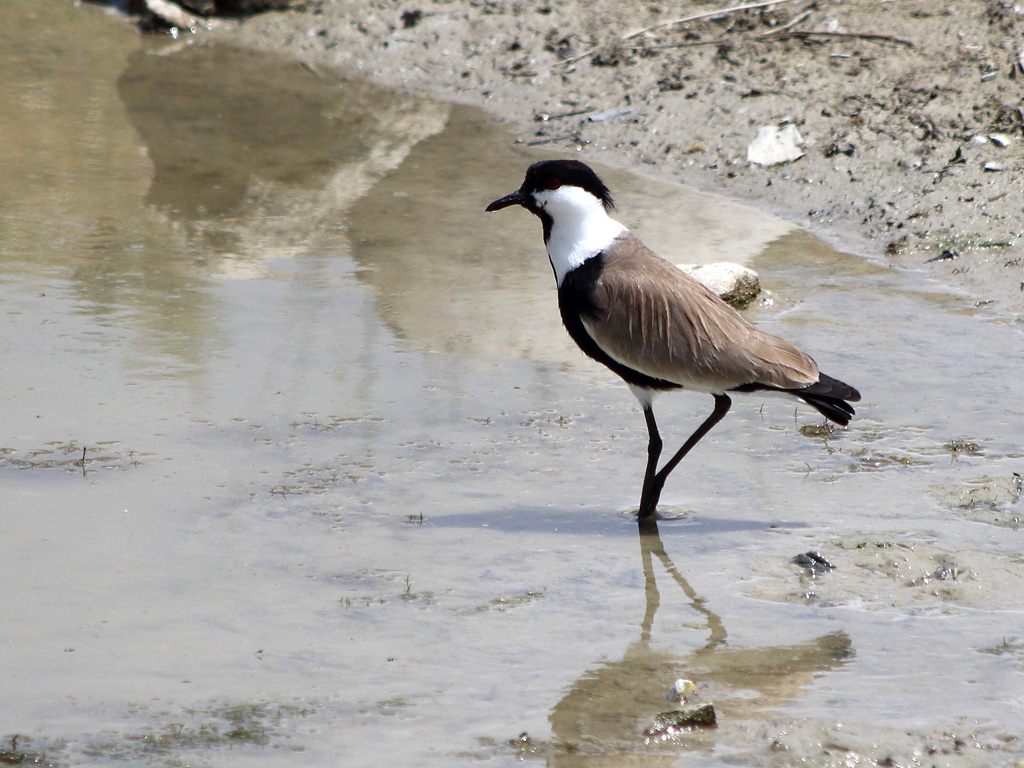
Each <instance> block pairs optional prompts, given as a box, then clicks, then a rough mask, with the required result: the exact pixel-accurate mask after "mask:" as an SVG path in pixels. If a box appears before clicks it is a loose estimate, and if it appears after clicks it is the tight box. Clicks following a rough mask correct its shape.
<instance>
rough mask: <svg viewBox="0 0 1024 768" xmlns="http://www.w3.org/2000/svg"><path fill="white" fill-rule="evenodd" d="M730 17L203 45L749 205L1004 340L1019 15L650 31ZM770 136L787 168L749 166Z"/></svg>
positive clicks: (357, 14) (393, 28) (320, 28)
mask: <svg viewBox="0 0 1024 768" xmlns="http://www.w3.org/2000/svg"><path fill="white" fill-rule="evenodd" d="M729 5H730V4H728V3H719V2H690V3H685V4H680V5H675V4H673V5H671V6H669V5H663V4H660V3H645V2H637V1H635V0H634V1H632V2H629V1H627V2H621V1H620V0H599V1H598V2H587V3H579V2H559V3H553V2H548V1H547V0H539V1H536V2H526V1H524V0H478V1H465V2H447V1H445V0H434V1H433V2H421V3H418V4H416V5H415V6H410V5H409V4H408V3H404V2H398V1H397V0H377V1H375V2H366V3H362V2H360V3H354V2H329V1H326V0H325V1H324V2H319V3H311V4H307V5H306V6H305V7H304V9H302V10H298V11H290V12H283V13H268V14H263V15H260V16H256V17H253V18H251V19H249V20H246V21H245V22H242V23H241V24H239V25H238V26H237V27H236V28H234V29H233V30H231V31H229V32H227V33H217V34H215V35H214V37H216V38H218V39H226V40H230V41H233V42H236V43H238V44H242V45H245V46H251V47H257V48H261V49H273V50H275V51H279V52H281V51H283V52H286V53H288V54H290V55H293V56H296V57H298V58H300V59H301V60H303V61H304V62H306V63H307V64H308V65H309V66H311V67H313V68H319V67H328V68H335V69H339V70H341V71H347V72H358V73H360V74H361V75H364V76H369V77H371V78H372V79H374V80H375V81H378V82H381V83H384V84H387V85H391V86H395V87H399V88H403V89H406V90H411V91H416V92H421V93H429V94H431V95H434V96H437V97H440V98H443V99H448V100H454V101H458V102H462V103H468V104H474V105H478V106H483V107H485V108H487V109H488V110H489V111H491V112H492V113H493V114H495V115H496V116H498V117H499V118H502V119H505V120H507V121H509V122H510V123H512V124H513V127H514V128H515V130H517V132H518V135H519V136H520V138H521V140H522V141H523V142H525V143H527V144H535V145H537V146H544V147H546V148H548V149H554V150H556V151H558V150H564V152H565V153H567V154H569V153H571V154H576V153H580V156H582V157H592V158H595V159H600V160H601V161H603V162H606V163H608V162H610V163H613V164H619V165H625V166H631V167H639V166H646V167H648V170H649V172H651V173H653V174H654V175H658V176H661V177H663V178H666V179H672V180H675V181H681V182H684V183H687V184H691V185H694V186H697V187H699V188H701V189H704V190H707V191H714V192H718V193H721V194H724V195H727V196H730V197H733V198H736V199H740V200H744V201H747V202H751V203H753V204H755V205H756V206H758V207H761V208H762V209H764V210H767V211H770V212H772V213H776V214H779V215H781V216H783V217H784V218H787V219H789V220H791V221H793V222H795V223H798V224H801V225H803V226H806V227H809V228H810V229H812V230H813V231H814V232H815V233H816V234H818V235H819V236H822V237H823V238H825V239H826V240H828V241H830V242H832V243H833V244H834V245H837V246H838V247H839V248H841V249H842V250H846V251H851V252H855V253H860V254H862V255H867V256H870V257H873V258H875V259H877V260H883V261H885V262H886V263H891V264H892V265H893V266H895V267H897V268H906V269H920V270H922V272H923V273H924V274H931V275H934V276H937V277H939V278H941V281H942V282H943V283H945V284H946V285H949V286H952V287H953V288H954V289H958V290H961V291H963V292H964V293H965V294H966V295H967V296H968V297H969V300H970V301H971V303H976V304H979V305H982V306H986V307H987V310H986V311H989V312H992V313H993V314H994V315H995V316H996V317H1001V318H1019V317H1020V316H1021V310H1022V309H1024V259H1022V255H1024V248H1022V247H1021V244H1020V240H1019V238H1020V234H1021V228H1022V225H1021V219H1022V212H1024V202H1022V195H1021V189H1022V186H1024V111H1022V110H1024V101H1022V96H1024V70H1022V58H1021V57H1022V51H1024V14H1022V12H1021V10H1020V8H1019V7H1017V6H1014V5H1013V4H1012V3H1009V2H1002V0H975V1H972V2H963V3H941V4H940V3H917V2H864V1H861V2H853V3H849V2H839V1H838V0H818V1H817V2H801V1H800V0H794V1H791V2H779V3H776V4H772V5H769V6H766V7H762V8H759V9H756V10H744V11H740V12H731V13H727V14H725V15H720V16H717V17H710V18H704V19H699V20H695V21H692V22H686V23H676V24H669V23H668V22H671V21H673V20H675V19H680V18H684V17H689V16H695V15H699V14H703V13H709V12H712V11H715V10H719V9H724V8H726V7H728V6H729ZM658 25H661V26H658ZM642 29H647V31H644V32H640V33H639V34H638V31H639V30H642ZM617 113H620V114H617ZM786 122H789V123H792V124H793V125H795V126H796V128H797V130H798V132H799V134H800V136H801V138H802V140H803V147H802V149H803V151H804V155H803V156H802V157H801V158H800V159H798V160H796V161H795V162H792V163H789V164H784V165H776V166H770V167H763V166H758V165H754V164H751V163H749V162H748V161H747V147H748V145H749V144H750V143H751V142H752V141H753V139H754V138H755V136H756V135H757V132H758V129H759V128H760V127H761V126H766V125H776V124H780V123H786ZM507 181H513V180H511V179H510V180H507ZM506 186H507V184H506ZM497 187H498V188H499V191H501V190H502V189H504V186H502V184H500V183H498V184H497Z"/></svg>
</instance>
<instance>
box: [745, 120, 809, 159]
mask: <svg viewBox="0 0 1024 768" xmlns="http://www.w3.org/2000/svg"><path fill="white" fill-rule="evenodd" d="M803 143H804V140H803V139H802V138H801V137H800V132H799V131H797V129H796V126H795V125H793V124H792V123H787V124H786V125H764V126H761V127H760V128H758V129H757V138H755V139H754V140H753V141H752V142H751V143H750V146H749V147H747V161H748V162H751V163H756V164H757V165H780V164H782V163H791V162H793V161H794V160H799V159H800V158H801V157H803V156H804V151H803V149H801V147H802V146H803Z"/></svg>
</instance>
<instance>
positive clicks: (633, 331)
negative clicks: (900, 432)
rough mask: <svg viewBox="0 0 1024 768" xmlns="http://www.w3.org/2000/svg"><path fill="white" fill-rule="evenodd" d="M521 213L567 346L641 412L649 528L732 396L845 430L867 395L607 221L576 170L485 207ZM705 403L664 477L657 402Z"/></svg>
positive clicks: (548, 169)
mask: <svg viewBox="0 0 1024 768" xmlns="http://www.w3.org/2000/svg"><path fill="white" fill-rule="evenodd" d="M510 205H521V206H523V207H524V208H526V210H528V211H530V212H531V213H533V214H536V215H537V216H538V217H539V218H540V220H541V223H542V224H543V226H544V244H545V245H546V246H547V251H548V257H549V258H550V259H551V266H552V268H553V269H554V271H555V282H556V283H557V284H558V308H559V309H560V310H561V314H562V322H563V323H564V324H565V327H566V330H568V331H569V335H570V336H572V338H573V340H574V341H575V342H576V343H577V344H578V345H579V346H580V349H582V350H583V351H584V352H585V353H586V354H587V355H589V356H590V357H592V358H594V359H595V360H597V361H598V362H600V363H604V364H605V365H606V366H608V367H609V368H610V369H611V370H613V371H614V372H615V373H617V374H618V375H619V376H621V377H622V378H623V379H625V381H626V383H627V384H628V385H629V388H630V389H631V390H632V391H633V394H634V395H635V396H636V398H637V400H639V401H640V405H641V407H642V408H643V411H644V418H645V419H646V421H647V431H648V433H649V435H650V442H649V443H648V446H647V470H646V472H645V473H644V486H643V491H642V492H641V494H640V512H639V519H640V520H641V521H644V520H648V519H650V518H653V517H654V516H655V515H656V513H657V508H658V499H659V498H660V497H661V490H662V488H663V487H664V485H665V480H666V478H667V477H668V476H669V474H670V473H671V472H672V470H673V469H675V468H676V465H678V464H679V462H680V461H681V460H682V458H683V457H684V456H685V455H686V454H687V453H688V452H689V451H690V449H691V448H693V446H695V445H696V444H697V443H698V442H699V441H700V439H701V438H702V437H704V435H706V434H707V433H708V432H709V431H710V430H711V428H712V427H714V426H715V424H717V423H718V422H719V421H721V419H722V417H723V416H725V414H726V413H727V412H728V410H729V406H730V405H732V400H730V398H729V395H728V393H729V392H757V391H762V390H766V391H769V392H780V393H784V394H788V395H792V396H794V397H797V398H800V399H801V400H803V401H804V402H806V403H808V404H809V405H812V406H813V407H815V408H817V409H818V410H819V411H821V413H822V414H824V416H825V417H826V418H828V419H831V420H832V421H834V422H836V423H837V424H842V425H844V426H845V425H846V424H848V423H849V422H850V417H851V416H853V414H854V410H853V408H852V407H851V406H850V401H853V402H856V401H858V400H860V393H859V392H858V391H857V390H856V389H854V388H853V387H851V386H849V385H848V384H844V383H843V382H841V381H839V380H837V379H833V378H832V377H830V376H826V375H825V374H823V373H820V372H819V371H818V366H817V365H816V364H815V362H814V360H812V359H811V358H810V357H809V356H808V355H806V354H805V353H803V352H801V351H800V350H799V349H797V348H796V347H794V346H793V345H792V344H790V343H789V342H786V341H783V340H782V339H780V338H779V337H778V336H773V335H771V334H770V333H765V332H764V331H761V330H758V329H757V328H755V327H754V326H752V325H751V324H750V323H748V322H747V321H746V320H744V319H743V318H742V317H741V316H740V315H739V313H738V312H736V311H735V310H734V309H732V307H730V306H729V305H728V304H726V303H725V302H724V301H722V300H721V299H720V298H718V296H716V295H715V294H714V293H712V292H711V291H710V290H709V289H708V288H706V287H704V285H702V284H701V283H699V282H698V281H697V280H694V279H693V278H692V277H690V276H689V275H687V274H686V273H685V272H683V271H682V270H681V269H680V268H679V267H677V266H675V265H674V264H671V263H669V262H668V261H665V260H664V259H662V258H661V257H660V256H658V255H656V254H655V253H654V252H652V251H651V250H650V249H648V248H647V247H646V246H645V245H644V244H643V243H641V242H640V241H639V240H638V239H637V238H636V236H635V235H633V233H632V232H630V231H629V230H628V229H626V228H625V227H624V226H623V225H622V224H620V223H619V222H617V221H615V220H614V219H613V218H611V217H610V216H609V215H608V212H609V211H610V210H611V209H612V207H613V205H612V198H611V194H610V193H609V191H608V187H606V186H605V185H604V183H603V182H602V181H601V179H599V178H598V176H597V174H596V173H594V171H593V170H591V169H590V167H589V166H587V165H585V164H584V163H581V162H579V161H578V160H544V161H542V162H539V163H534V164H533V165H531V166H530V168H529V170H527V172H526V180H525V181H524V182H523V185H522V186H521V187H520V188H519V189H517V190H516V191H515V192H513V193H512V194H510V195H505V197H502V198H501V199H499V200H495V201H494V202H493V203H491V204H490V205H488V206H487V210H488V211H498V210H501V209H502V208H507V207H508V206H510ZM673 389H684V390H685V389H689V390H693V391H695V392H707V393H708V394H710V395H713V396H714V398H715V407H714V410H713V411H712V413H711V415H710V416H709V417H708V418H707V420H706V421H705V422H704V423H703V424H701V425H700V427H699V428H698V429H697V431H696V432H694V433H693V434H692V435H690V438H689V439H688V440H687V441H686V442H685V443H684V444H683V447H682V448H680V449H679V451H678V452H677V453H676V454H675V455H674V456H673V457H672V458H671V459H670V460H669V461H668V463H667V464H665V466H664V467H662V468H661V470H659V469H658V459H659V458H660V456H661V448H662V441H661V435H660V434H659V433H658V425H657V423H656V422H655V420H654V410H653V408H652V403H653V400H654V396H655V395H656V394H658V393H659V392H664V391H667V390H673Z"/></svg>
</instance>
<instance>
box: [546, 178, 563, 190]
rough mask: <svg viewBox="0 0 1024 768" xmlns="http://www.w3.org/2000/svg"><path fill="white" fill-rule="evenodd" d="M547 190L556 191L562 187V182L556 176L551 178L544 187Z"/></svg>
mask: <svg viewBox="0 0 1024 768" xmlns="http://www.w3.org/2000/svg"><path fill="white" fill-rule="evenodd" d="M545 186H546V187H547V188H548V189H558V188H559V187H560V186H562V180H561V179H560V178H558V177H557V176H552V177H551V178H550V179H548V183H547V184H546V185H545Z"/></svg>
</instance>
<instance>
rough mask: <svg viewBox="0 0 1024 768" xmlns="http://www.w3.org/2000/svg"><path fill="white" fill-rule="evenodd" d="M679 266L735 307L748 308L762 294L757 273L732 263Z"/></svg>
mask: <svg viewBox="0 0 1024 768" xmlns="http://www.w3.org/2000/svg"><path fill="white" fill-rule="evenodd" d="M677 266H678V267H679V268H680V269H681V270H683V272H685V273H686V274H688V275H689V276H690V277H692V278H693V279H695V280H699V281H700V282H702V283H703V284H704V285H706V286H707V287H708V288H710V289H711V290H712V291H714V292H715V293H716V294H717V295H718V296H719V297H720V298H721V299H722V300H723V301H725V302H726V303H727V304H731V305H732V306H734V307H738V308H742V307H745V306H747V305H748V304H749V303H750V302H752V301H753V300H754V299H756V298H757V297H758V295H759V294H760V293H761V281H760V280H759V279H758V277H757V272H755V271H754V270H752V269H748V268H747V267H744V266H741V265H740V264H734V263H733V262H731V261H720V262H718V263H717V264H679V265H677Z"/></svg>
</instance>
